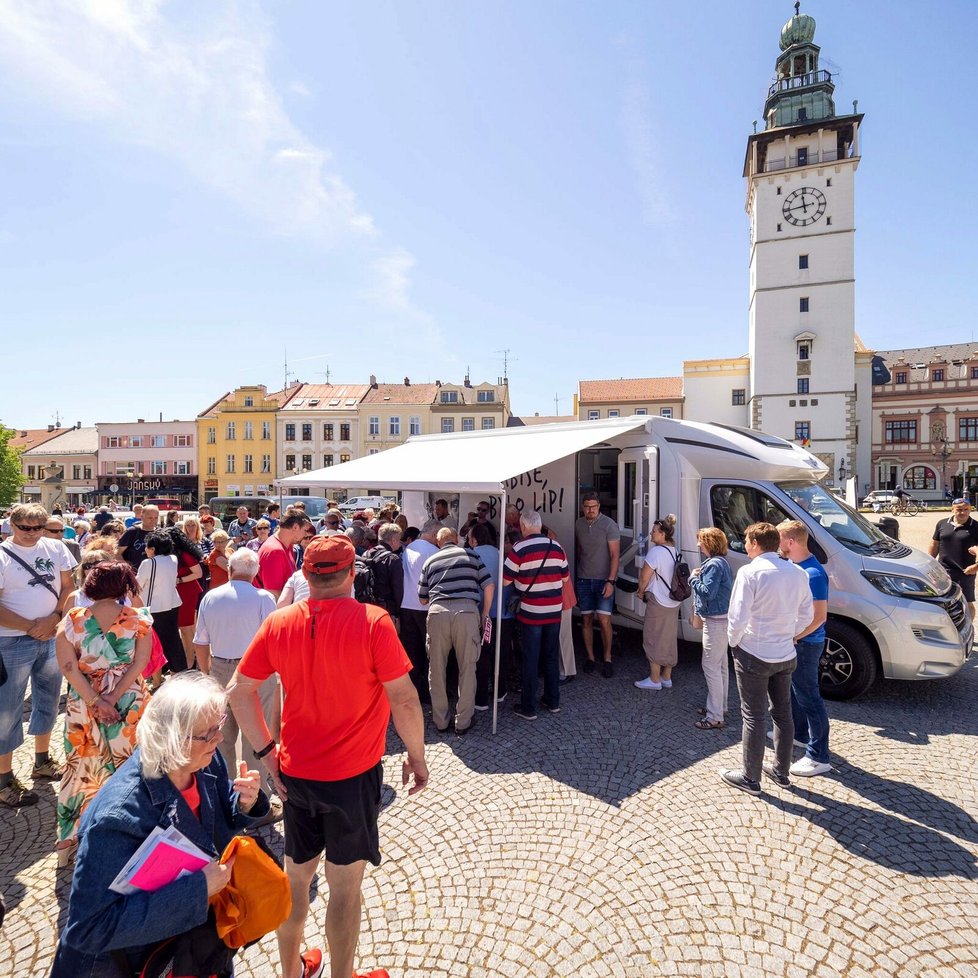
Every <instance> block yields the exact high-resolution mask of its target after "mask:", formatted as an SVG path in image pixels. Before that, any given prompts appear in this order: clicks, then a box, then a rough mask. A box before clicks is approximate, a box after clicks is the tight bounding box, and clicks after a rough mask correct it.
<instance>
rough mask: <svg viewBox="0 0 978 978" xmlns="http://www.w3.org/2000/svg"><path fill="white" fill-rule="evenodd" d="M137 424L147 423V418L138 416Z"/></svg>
mask: <svg viewBox="0 0 978 978" xmlns="http://www.w3.org/2000/svg"><path fill="white" fill-rule="evenodd" d="M136 424H146V419H145V418H136Z"/></svg>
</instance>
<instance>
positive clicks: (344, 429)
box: [340, 424, 350, 461]
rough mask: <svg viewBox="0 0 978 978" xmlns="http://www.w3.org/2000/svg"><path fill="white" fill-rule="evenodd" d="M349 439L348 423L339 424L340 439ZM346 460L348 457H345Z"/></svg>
mask: <svg viewBox="0 0 978 978" xmlns="http://www.w3.org/2000/svg"><path fill="white" fill-rule="evenodd" d="M349 440H350V425H349V424H341V425H340V441H349ZM347 461H349V458H347Z"/></svg>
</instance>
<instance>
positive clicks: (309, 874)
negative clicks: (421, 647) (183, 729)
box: [229, 535, 428, 978]
mask: <svg viewBox="0 0 978 978" xmlns="http://www.w3.org/2000/svg"><path fill="white" fill-rule="evenodd" d="M354 556H355V551H354V548H353V544H352V543H351V542H350V540H349V538H348V537H346V536H344V535H337V536H332V537H316V538H315V539H314V540H313V541H312V542H311V543H310V544H309V546H308V547H306V551H305V556H304V558H303V562H302V573H303V574H304V575H305V578H306V580H307V581H308V582H309V597H308V598H307V599H306V600H304V601H299V602H297V603H296V604H293V605H290V606H288V607H286V608H282V609H280V610H279V611H276V612H275V613H274V614H272V615H270V616H269V617H268V618H267V619H265V621H264V622H263V623H262V625H261V627H260V628H259V630H258V633H257V634H256V636H255V638H254V641H252V643H251V645H250V646H249V647H248V649H247V651H246V652H245V654H244V656H243V658H242V659H241V662H240V664H239V665H238V668H237V671H236V672H235V674H234V678H233V679H232V683H231V687H230V689H229V692H230V701H231V706H232V709H233V710H234V714H235V717H236V718H237V720H238V724H239V725H240V727H241V730H242V732H243V733H244V735H245V736H246V737H247V738H248V740H249V741H250V742H251V743H253V744H263V745H265V746H264V747H262V749H261V750H257V751H255V756H256V757H258V758H264V761H265V763H266V765H267V766H268V769H269V770H270V771H271V772H273V777H274V779H275V783H276V787H277V788H278V792H279V794H280V795H281V796H282V798H283V799H284V801H285V869H286V872H287V873H288V877H289V882H290V884H291V889H292V913H291V915H290V916H289V919H288V920H287V921H286V922H285V923H284V924H283V925H282V926H281V927H280V928H279V931H278V942H279V955H280V957H281V961H282V978H317V976H319V975H320V974H322V970H323V958H322V953H321V952H320V951H319V950H311V951H305V952H301V951H300V947H301V941H302V934H303V930H304V927H305V920H306V916H307V915H308V912H309V886H310V884H311V883H312V878H313V875H314V874H315V872H316V869H317V867H318V865H319V858H320V856H321V855H322V854H323V852H325V854H326V864H325V874H326V882H327V883H328V885H329V902H328V905H327V910H326V941H327V943H328V945H329V958H330V969H331V973H332V975H333V978H350V975H352V974H355V973H354V971H353V957H354V952H355V951H356V946H357V940H358V938H359V934H360V913H361V907H360V904H361V897H360V890H361V885H362V881H363V872H364V868H365V866H366V863H367V862H368V861H369V862H371V863H373V864H374V865H375V866H377V865H379V864H380V845H379V839H378V832H377V814H378V811H379V805H380V793H381V785H382V779H383V768H382V764H381V759H382V758H383V755H384V747H385V741H386V736H387V724H388V721H389V720H390V718H391V716H393V719H394V726H395V727H396V729H397V732H398V734H399V735H400V737H401V740H402V741H404V745H405V747H406V748H407V760H406V761H405V762H404V764H403V768H402V781H403V783H404V784H405V785H406V784H407V783H408V782H409V781H410V780H411V777H412V776H413V778H414V784H413V786H412V787H411V789H410V790H409V791H408V794H411V795H413V794H415V793H416V792H418V791H421V789H422V788H424V787H425V786H426V785H427V783H428V768H427V766H426V765H425V760H424V719H423V716H422V713H421V705H420V703H419V702H418V694H417V692H416V690H415V688H414V684H413V683H412V682H411V679H410V677H409V675H408V674H409V672H410V671H411V660H410V659H409V658H408V657H407V654H406V653H405V652H404V649H403V647H402V646H401V643H400V641H399V640H398V638H397V633H396V631H395V630H394V625H393V623H392V621H391V618H390V615H389V614H388V613H387V612H386V611H384V609H382V608H379V607H377V606H375V605H370V604H360V603H359V602H358V601H356V600H355V599H354V598H353V597H351V591H352V588H353V572H354ZM275 672H277V673H278V674H279V678H280V679H281V682H282V687H283V690H284V693H285V702H284V707H283V710H282V735H281V736H282V742H281V744H276V742H275V740H274V739H273V738H272V736H271V734H270V733H269V731H268V727H267V725H266V724H265V719H264V716H263V714H262V711H261V704H260V702H259V699H258V688H259V687H260V686H261V684H262V682H263V681H264V680H265V679H267V678H268V677H269V676H270V675H272V673H275ZM386 974H387V972H386V971H382V970H378V971H375V972H371V975H376V976H382V975H383V976H386Z"/></svg>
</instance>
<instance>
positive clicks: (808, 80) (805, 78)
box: [767, 68, 832, 98]
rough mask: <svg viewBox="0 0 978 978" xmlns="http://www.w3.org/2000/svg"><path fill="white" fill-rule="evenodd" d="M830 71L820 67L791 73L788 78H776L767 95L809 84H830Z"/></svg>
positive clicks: (804, 86) (806, 86)
mask: <svg viewBox="0 0 978 978" xmlns="http://www.w3.org/2000/svg"><path fill="white" fill-rule="evenodd" d="M831 82H832V72H831V71H826V70H825V69H824V68H820V69H819V70H818V71H808V72H806V73H805V74H804V75H792V76H791V77H790V78H778V79H777V80H776V81H775V82H774V83H773V84H772V85H771V87H770V88H769V89H768V90H767V97H768V98H770V97H771V96H772V95H778V94H780V93H781V92H790V91H792V90H793V89H795V88H808V87H809V86H810V85H822V84H827V83H828V84H830V83H831Z"/></svg>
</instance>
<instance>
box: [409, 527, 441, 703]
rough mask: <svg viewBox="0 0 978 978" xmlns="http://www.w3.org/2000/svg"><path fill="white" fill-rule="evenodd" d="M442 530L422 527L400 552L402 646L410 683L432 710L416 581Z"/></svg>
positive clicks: (424, 617)
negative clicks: (409, 666) (407, 663)
mask: <svg viewBox="0 0 978 978" xmlns="http://www.w3.org/2000/svg"><path fill="white" fill-rule="evenodd" d="M440 529H441V523H440V522H439V521H438V520H437V519H430V520H428V522H427V523H425V525H424V526H423V527H422V528H421V536H420V537H418V539H417V540H415V541H414V542H413V543H411V544H409V545H408V546H406V547H403V548H402V549H401V571H402V573H403V574H404V596H403V597H402V598H401V621H400V624H401V644H402V645H403V646H404V651H405V652H407V654H408V658H409V659H410V660H411V666H412V669H411V682H413V683H414V688H415V689H416V690H417V691H418V699H420V700H421V705H422V706H423V707H428V708H430V707H431V691H430V689H429V687H428V652H427V645H426V642H427V636H428V608H427V606H426V605H423V604H422V603H421V601H420V600H419V599H418V581H419V580H420V579H421V568H422V567H423V566H424V562H425V561H426V560H427V559H428V558H429V557H430V556H431V555H432V554H436V553H438V544H437V543H436V542H435V537H436V535H437V533H438V531H439V530H440Z"/></svg>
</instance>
